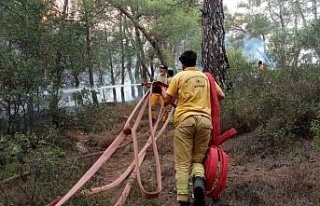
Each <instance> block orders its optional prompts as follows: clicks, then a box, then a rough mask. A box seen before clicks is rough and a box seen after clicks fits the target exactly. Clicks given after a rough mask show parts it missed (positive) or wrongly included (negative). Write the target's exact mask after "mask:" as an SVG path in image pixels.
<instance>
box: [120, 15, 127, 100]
mask: <svg viewBox="0 0 320 206" xmlns="http://www.w3.org/2000/svg"><path fill="white" fill-rule="evenodd" d="M120 18H121V19H120V37H121V38H120V48H121V84H122V85H124V79H125V48H124V44H125V42H124V41H125V40H126V39H125V35H124V25H123V24H124V17H123V16H122V15H121V17H120ZM120 93H121V102H122V103H124V102H125V101H126V100H125V95H124V87H121V88H120Z"/></svg>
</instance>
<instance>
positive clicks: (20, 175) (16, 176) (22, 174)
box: [0, 171, 31, 185]
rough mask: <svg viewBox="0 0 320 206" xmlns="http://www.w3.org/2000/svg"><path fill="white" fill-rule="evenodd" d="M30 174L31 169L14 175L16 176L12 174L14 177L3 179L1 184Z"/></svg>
mask: <svg viewBox="0 0 320 206" xmlns="http://www.w3.org/2000/svg"><path fill="white" fill-rule="evenodd" d="M30 174H31V172H30V171H26V172H23V173H21V174H18V175H14V176H12V177H9V178H7V179H5V180H3V181H1V182H0V185H4V184H6V183H8V182H11V181H13V180H16V179H19V178H21V177H25V176H28V175H30Z"/></svg>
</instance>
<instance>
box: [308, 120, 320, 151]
mask: <svg viewBox="0 0 320 206" xmlns="http://www.w3.org/2000/svg"><path fill="white" fill-rule="evenodd" d="M319 119H320V118H319ZM310 130H311V133H312V135H313V145H312V146H313V148H314V149H315V150H317V151H319V150H320V120H313V121H311V124H310Z"/></svg>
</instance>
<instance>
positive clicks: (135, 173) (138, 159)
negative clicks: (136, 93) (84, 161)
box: [46, 87, 173, 206]
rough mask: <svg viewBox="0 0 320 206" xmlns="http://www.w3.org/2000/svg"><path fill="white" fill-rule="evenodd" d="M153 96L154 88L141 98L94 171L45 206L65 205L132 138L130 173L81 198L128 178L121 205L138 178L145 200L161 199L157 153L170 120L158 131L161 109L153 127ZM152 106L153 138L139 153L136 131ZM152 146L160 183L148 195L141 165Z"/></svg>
mask: <svg viewBox="0 0 320 206" xmlns="http://www.w3.org/2000/svg"><path fill="white" fill-rule="evenodd" d="M151 93H152V87H150V90H149V91H148V92H146V94H145V95H144V96H143V97H142V99H141V100H140V101H139V103H138V104H137V105H136V107H135V108H134V110H133V111H132V113H131V114H130V116H129V117H128V119H127V121H126V123H125V125H124V128H123V131H122V132H121V133H120V134H119V135H118V136H117V137H116V138H115V140H114V141H113V142H112V144H111V145H110V146H109V147H108V148H107V149H106V150H105V152H104V153H103V154H102V155H101V156H100V158H99V159H98V160H97V161H96V162H95V163H94V164H93V165H92V166H91V168H90V169H89V170H88V171H87V172H86V173H85V174H84V175H83V176H82V177H81V178H80V180H79V181H78V182H77V183H76V184H75V185H74V186H73V187H72V188H71V189H70V190H69V191H68V192H67V194H65V195H64V196H63V197H60V196H59V197H57V198H56V199H55V200H53V201H52V202H50V203H49V204H47V205H46V206H60V205H63V204H64V203H65V202H66V201H68V200H69V199H70V198H71V197H72V196H73V195H74V194H75V193H76V192H77V191H78V190H79V189H80V188H81V187H82V186H83V185H84V184H85V183H86V182H87V181H89V180H90V178H91V177H92V176H93V175H94V174H95V173H96V172H97V171H98V170H99V169H100V168H101V167H102V166H103V164H104V163H105V162H106V161H107V160H108V159H109V158H110V157H111V155H112V154H113V153H114V152H115V151H116V150H117V149H118V148H119V146H120V144H121V143H122V142H123V140H124V139H125V138H126V137H127V136H129V135H131V136H132V140H133V147H134V160H133V162H132V163H131V165H130V166H129V167H128V168H127V170H126V171H125V172H124V173H123V174H122V175H121V176H120V177H118V178H117V179H116V180H115V181H114V182H112V183H111V184H108V185H104V186H101V187H96V188H91V189H89V190H84V191H82V194H85V195H90V194H94V193H97V192H102V191H106V190H108V189H111V188H113V187H115V186H117V185H119V184H120V183H121V182H123V181H124V180H125V179H126V178H128V177H129V176H130V177H129V178H128V182H127V184H126V186H125V187H124V190H123V192H122V194H121V196H120V198H119V199H118V201H117V202H116V204H115V205H122V204H123V203H124V202H125V200H126V198H127V197H128V194H129V192H130V190H131V185H132V182H133V181H132V179H134V178H137V181H138V185H139V187H140V189H141V191H142V194H143V195H144V196H145V197H146V198H155V197H158V196H159V194H160V192H161V190H162V181H161V170H160V160H159V154H158V150H157V145H156V140H157V139H158V138H159V136H160V135H161V134H162V133H163V132H164V130H165V128H166V126H167V124H168V122H169V119H170V118H167V120H166V122H165V123H164V124H163V126H162V128H161V129H160V130H158V125H159V122H160V120H161V117H162V113H163V111H164V109H165V108H163V107H162V108H161V110H160V113H159V115H158V119H157V121H156V123H155V125H153V124H152V117H151V104H150V103H149V101H150V95H151ZM148 105H149V108H148V110H149V112H148V113H149V125H150V136H149V139H148V140H147V143H146V144H145V145H144V147H143V148H142V149H141V150H140V152H139V148H138V143H137V135H136V130H137V128H138V126H139V124H140V122H141V119H142V116H143V114H144V112H145V110H146V108H147V106H148ZM172 113H173V109H172V110H171V112H170V114H169V117H170V116H171V115H172ZM135 116H137V117H136V120H135V121H134V124H133V126H132V127H130V123H131V121H132V120H133V118H134V117H135ZM151 145H152V148H153V154H154V159H155V165H156V177H157V178H156V179H157V189H156V190H155V191H147V190H146V189H145V188H144V186H143V184H142V182H141V175H140V165H141V164H142V162H143V160H144V157H145V155H146V151H147V148H148V147H149V146H151Z"/></svg>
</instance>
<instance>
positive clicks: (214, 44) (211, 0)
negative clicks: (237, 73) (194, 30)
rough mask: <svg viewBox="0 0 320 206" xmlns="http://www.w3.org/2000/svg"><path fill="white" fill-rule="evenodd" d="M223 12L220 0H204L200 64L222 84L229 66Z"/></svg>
mask: <svg viewBox="0 0 320 206" xmlns="http://www.w3.org/2000/svg"><path fill="white" fill-rule="evenodd" d="M223 24H224V13H223V4H222V0H205V1H204V3H203V16H202V31H203V34H202V35H203V40H202V64H203V66H204V69H205V70H207V71H209V72H210V73H212V74H213V75H214V76H215V78H216V80H217V81H218V82H220V83H221V84H222V85H223V86H224V80H225V72H226V69H227V68H228V67H229V64H228V59H227V55H226V52H225V45H224V37H225V31H224V27H223Z"/></svg>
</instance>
